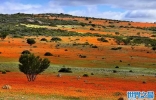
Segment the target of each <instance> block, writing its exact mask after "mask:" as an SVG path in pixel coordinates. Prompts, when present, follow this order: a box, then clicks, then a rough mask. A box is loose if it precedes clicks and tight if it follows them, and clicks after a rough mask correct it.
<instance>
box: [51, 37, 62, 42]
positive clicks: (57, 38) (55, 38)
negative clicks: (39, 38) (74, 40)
mask: <svg viewBox="0 0 156 100" xmlns="http://www.w3.org/2000/svg"><path fill="white" fill-rule="evenodd" d="M51 41H55V42H57V41H62V39H61V38H59V37H53V38H52V39H51Z"/></svg>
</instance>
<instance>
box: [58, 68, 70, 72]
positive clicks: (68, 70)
mask: <svg viewBox="0 0 156 100" xmlns="http://www.w3.org/2000/svg"><path fill="white" fill-rule="evenodd" d="M58 72H63V73H72V71H71V68H61V69H60V70H59V71H58Z"/></svg>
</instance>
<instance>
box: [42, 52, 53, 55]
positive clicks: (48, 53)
mask: <svg viewBox="0 0 156 100" xmlns="http://www.w3.org/2000/svg"><path fill="white" fill-rule="evenodd" d="M44 56H53V54H51V53H50V52H46V53H45V54H44Z"/></svg>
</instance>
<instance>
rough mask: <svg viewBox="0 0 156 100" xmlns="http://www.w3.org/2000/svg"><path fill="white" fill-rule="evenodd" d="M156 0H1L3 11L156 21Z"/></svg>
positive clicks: (0, 6) (6, 12)
mask: <svg viewBox="0 0 156 100" xmlns="http://www.w3.org/2000/svg"><path fill="white" fill-rule="evenodd" d="M155 5H156V0H129V1H128V0H0V13H4V14H12V13H18V12H21V13H34V14H37V13H66V14H72V15H78V16H89V17H97V18H107V19H117V20H130V21H141V22H155V21H156V14H155V13H156V6H155Z"/></svg>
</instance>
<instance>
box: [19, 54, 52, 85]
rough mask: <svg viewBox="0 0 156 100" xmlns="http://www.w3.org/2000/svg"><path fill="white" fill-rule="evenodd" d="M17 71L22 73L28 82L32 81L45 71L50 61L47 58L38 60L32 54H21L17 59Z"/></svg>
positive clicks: (38, 58) (37, 57)
mask: <svg viewBox="0 0 156 100" xmlns="http://www.w3.org/2000/svg"><path fill="white" fill-rule="evenodd" d="M19 62H20V64H19V70H20V71H21V72H23V73H24V74H25V75H26V76H27V79H28V81H29V82H30V81H34V80H35V79H36V76H37V75H38V74H40V73H41V72H43V71H44V70H45V69H47V68H48V67H49V65H50V61H49V60H48V59H47V58H44V59H42V58H40V57H39V56H35V55H34V54H23V55H21V56H20V58H19Z"/></svg>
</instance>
